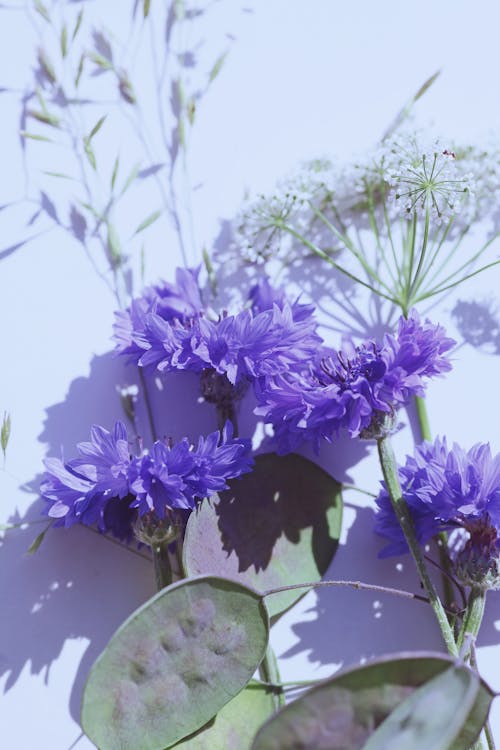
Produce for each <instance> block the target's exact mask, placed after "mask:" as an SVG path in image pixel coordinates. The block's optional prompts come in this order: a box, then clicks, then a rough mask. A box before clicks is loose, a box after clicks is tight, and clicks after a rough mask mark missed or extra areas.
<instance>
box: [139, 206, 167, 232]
mask: <svg viewBox="0 0 500 750" xmlns="http://www.w3.org/2000/svg"><path fill="white" fill-rule="evenodd" d="M161 215H162V211H153V213H152V214H149V216H148V217H147V218H145V219H144V221H141V223H140V224H139V226H138V227H137V229H136V230H135V232H134V234H139V233H140V232H143V231H144V230H145V229H147V228H148V227H150V226H151V224H154V222H155V221H156V220H157V219H159V218H160V216H161Z"/></svg>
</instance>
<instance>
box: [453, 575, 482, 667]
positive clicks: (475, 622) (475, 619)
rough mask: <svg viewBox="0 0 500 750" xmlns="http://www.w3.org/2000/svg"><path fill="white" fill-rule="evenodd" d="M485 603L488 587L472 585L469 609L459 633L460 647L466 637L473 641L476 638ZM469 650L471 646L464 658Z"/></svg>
mask: <svg viewBox="0 0 500 750" xmlns="http://www.w3.org/2000/svg"><path fill="white" fill-rule="evenodd" d="M485 603H486V589H484V588H482V587H480V586H472V588H471V590H470V594H469V601H468V602H467V609H466V611H465V615H464V619H463V621H462V627H461V628H460V633H459V634H458V639H457V646H458V648H459V649H462V647H463V646H464V644H465V643H466V637H470V638H472V641H473V642H474V641H475V640H476V637H477V634H478V633H479V628H480V627H481V622H482V620H483V615H484V605H485ZM469 652H470V646H469V647H468V648H467V650H466V653H465V654H463V658H464V659H466V658H467V657H468V655H469Z"/></svg>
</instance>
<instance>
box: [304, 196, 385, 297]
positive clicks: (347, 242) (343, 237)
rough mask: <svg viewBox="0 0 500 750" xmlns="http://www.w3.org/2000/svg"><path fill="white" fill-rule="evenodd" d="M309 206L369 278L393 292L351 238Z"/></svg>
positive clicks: (311, 205) (312, 206)
mask: <svg viewBox="0 0 500 750" xmlns="http://www.w3.org/2000/svg"><path fill="white" fill-rule="evenodd" d="M309 205H310V207H311V210H312V211H313V213H314V214H315V215H316V216H317V217H318V219H320V220H321V221H322V222H323V223H324V224H325V226H327V227H328V229H329V230H330V231H331V232H332V233H333V234H334V235H335V237H337V239H339V240H340V241H341V242H342V243H343V244H344V245H345V247H346V248H347V249H348V250H350V252H351V253H352V254H353V255H354V257H355V258H356V260H357V261H358V263H359V264H360V265H361V266H362V268H363V269H364V271H365V272H366V274H367V275H368V276H371V278H372V279H375V281H377V282H378V283H379V284H380V285H381V286H383V287H384V289H385V290H386V291H388V292H390V291H391V289H390V287H389V286H388V285H387V284H386V283H385V282H384V281H383V280H382V279H381V278H380V276H379V275H378V274H377V272H376V271H375V269H374V268H372V267H371V266H370V264H369V263H367V261H366V259H365V258H364V257H363V255H362V254H361V253H360V252H359V251H358V250H357V248H356V247H355V246H354V243H353V242H352V241H351V240H350V238H349V237H348V236H347V235H344V234H341V233H340V232H339V231H338V229H337V228H336V227H334V225H333V224H332V223H331V222H330V221H328V219H327V217H326V216H325V215H324V214H323V213H322V212H321V211H320V210H319V209H317V208H316V207H315V206H314V204H313V203H311V202H310V201H309Z"/></svg>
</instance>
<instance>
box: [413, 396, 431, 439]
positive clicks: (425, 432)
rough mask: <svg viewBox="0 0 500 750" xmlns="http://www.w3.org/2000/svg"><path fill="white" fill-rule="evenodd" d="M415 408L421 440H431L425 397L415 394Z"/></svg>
mask: <svg viewBox="0 0 500 750" xmlns="http://www.w3.org/2000/svg"><path fill="white" fill-rule="evenodd" d="M415 408H416V410H417V418H418V426H419V428H420V435H421V436H422V440H428V441H429V442H430V441H431V440H432V437H431V427H430V424H429V415H428V413H427V407H426V405H425V399H424V398H422V397H421V396H415Z"/></svg>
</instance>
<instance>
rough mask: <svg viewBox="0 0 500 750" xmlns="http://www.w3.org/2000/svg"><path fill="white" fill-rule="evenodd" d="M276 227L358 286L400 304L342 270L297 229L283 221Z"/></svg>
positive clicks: (277, 223) (276, 224)
mask: <svg viewBox="0 0 500 750" xmlns="http://www.w3.org/2000/svg"><path fill="white" fill-rule="evenodd" d="M275 226H276V227H277V228H279V229H283V230H284V231H285V232H288V233H289V234H291V235H292V237H295V239H297V240H299V241H300V242H302V243H303V244H304V245H305V246H306V247H308V248H309V250H312V251H313V253H314V254H315V255H318V256H319V257H320V258H323V260H326V261H327V263H329V264H330V265H331V266H333V268H335V269H336V270H337V271H339V273H342V274H344V276H347V277H348V278H350V279H352V281H355V282H356V283H357V284H361V285H362V286H364V287H366V288H367V289H369V290H370V291H371V292H373V293H374V294H377V295H378V296H379V297H383V298H384V299H386V300H389V302H392V303H393V304H395V305H397V304H399V303H398V300H396V299H394V297H390V296H389V295H387V294H384V292H381V291H380V289H376V288H375V287H374V286H372V285H371V284H368V282H367V281H363V279H360V278H358V277H357V276H355V275H354V274H353V273H351V272H350V271H348V270H347V269H345V268H342V266H339V265H338V263H335V261H334V260H332V258H330V256H329V255H327V253H325V252H324V251H323V250H321V249H320V248H319V247H317V246H316V245H314V244H313V243H312V242H309V240H307V239H306V238H305V237H303V236H302V235H301V234H299V232H296V231H295V229H293V227H291V226H289V225H288V224H285V223H284V222H281V221H279V222H276V223H275Z"/></svg>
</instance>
